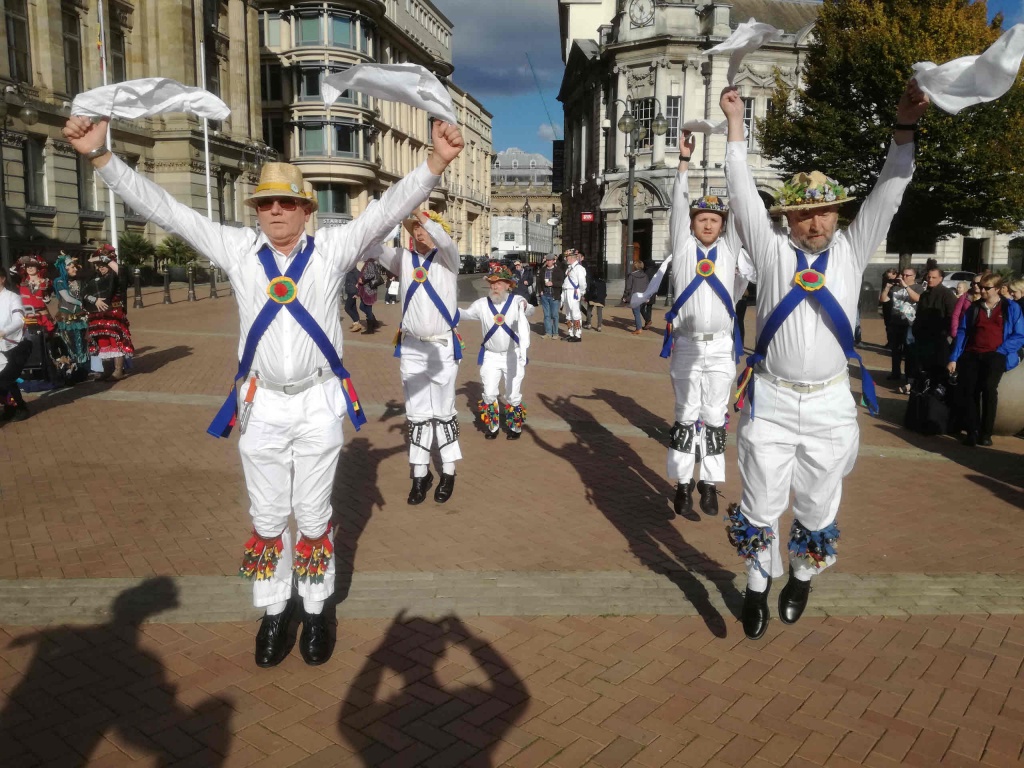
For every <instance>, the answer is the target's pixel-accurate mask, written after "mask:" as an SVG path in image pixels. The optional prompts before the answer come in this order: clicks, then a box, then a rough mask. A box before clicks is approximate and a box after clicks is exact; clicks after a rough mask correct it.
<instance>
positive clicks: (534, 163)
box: [530, 160, 537, 168]
mask: <svg viewBox="0 0 1024 768" xmlns="http://www.w3.org/2000/svg"><path fill="white" fill-rule="evenodd" d="M536 167H537V161H536V160H531V161H530V168H536Z"/></svg>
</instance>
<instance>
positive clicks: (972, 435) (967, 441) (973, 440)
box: [962, 432, 978, 448]
mask: <svg viewBox="0 0 1024 768" xmlns="http://www.w3.org/2000/svg"><path fill="white" fill-rule="evenodd" d="M962 442H963V444H964V445H966V446H967V447H968V448H973V447H974V446H976V445H977V444H978V433H977V432H968V433H967V436H966V437H965V438H964V439H963V441H962Z"/></svg>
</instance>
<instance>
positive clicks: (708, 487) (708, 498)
mask: <svg viewBox="0 0 1024 768" xmlns="http://www.w3.org/2000/svg"><path fill="white" fill-rule="evenodd" d="M697 492H698V493H699V494H700V511H701V512H703V513H704V514H705V515H711V516H712V517H714V516H715V515H717V514H718V489H717V488H716V487H715V484H714V483H705V482H704V481H703V480H701V481H700V482H699V483H697Z"/></svg>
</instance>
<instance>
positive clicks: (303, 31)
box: [295, 16, 324, 45]
mask: <svg viewBox="0 0 1024 768" xmlns="http://www.w3.org/2000/svg"><path fill="white" fill-rule="evenodd" d="M321 32H322V29H321V25H320V17H319V16H300V17H299V18H298V19H297V23H296V27H295V36H296V40H295V44H296V45H322V44H323V42H324V41H323V37H322V36H321Z"/></svg>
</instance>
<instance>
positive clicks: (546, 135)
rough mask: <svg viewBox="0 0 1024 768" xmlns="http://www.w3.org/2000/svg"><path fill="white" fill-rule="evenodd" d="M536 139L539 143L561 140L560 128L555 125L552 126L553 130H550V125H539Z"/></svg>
mask: <svg viewBox="0 0 1024 768" xmlns="http://www.w3.org/2000/svg"><path fill="white" fill-rule="evenodd" d="M537 138H538V139H540V140H541V141H551V140H553V139H560V138H562V126H560V125H556V126H554V130H552V126H551V123H541V124H540V127H539V128H538V129H537Z"/></svg>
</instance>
